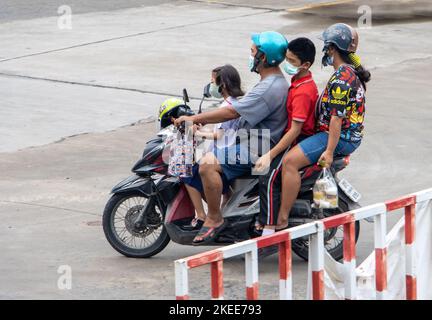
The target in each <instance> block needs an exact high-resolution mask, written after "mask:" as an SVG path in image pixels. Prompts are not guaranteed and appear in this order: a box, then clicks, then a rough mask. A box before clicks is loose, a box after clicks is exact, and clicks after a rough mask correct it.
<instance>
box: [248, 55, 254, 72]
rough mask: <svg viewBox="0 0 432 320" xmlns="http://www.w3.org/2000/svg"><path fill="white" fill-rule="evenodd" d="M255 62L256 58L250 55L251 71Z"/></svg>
mask: <svg viewBox="0 0 432 320" xmlns="http://www.w3.org/2000/svg"><path fill="white" fill-rule="evenodd" d="M254 62H255V57H254V56H252V55H250V56H249V71H252V69H253V66H254Z"/></svg>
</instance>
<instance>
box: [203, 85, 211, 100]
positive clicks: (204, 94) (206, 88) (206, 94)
mask: <svg viewBox="0 0 432 320" xmlns="http://www.w3.org/2000/svg"><path fill="white" fill-rule="evenodd" d="M203 96H204V97H205V98H210V97H211V94H210V83H209V84H207V85H206V86H205V87H204V92H203Z"/></svg>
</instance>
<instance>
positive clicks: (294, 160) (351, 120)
mask: <svg viewBox="0 0 432 320" xmlns="http://www.w3.org/2000/svg"><path fill="white" fill-rule="evenodd" d="M322 40H323V41H324V49H323V52H324V56H323V58H322V63H323V65H324V66H333V68H334V70H335V71H334V73H333V75H332V76H331V78H330V80H329V81H328V83H327V86H326V88H325V89H324V91H323V93H322V94H321V96H320V98H319V99H318V102H317V124H316V128H317V131H318V133H316V134H315V135H313V136H311V137H309V138H307V139H305V140H303V141H302V142H300V143H299V144H298V145H297V146H296V147H294V148H293V149H292V150H290V151H289V152H288V154H287V155H286V156H285V158H284V160H283V169H282V190H283V191H282V195H281V205H280V210H279V215H278V224H277V230H281V229H284V228H286V227H287V226H288V215H289V212H290V211H291V207H292V205H293V204H294V201H295V199H296V197H297V194H298V192H299V189H300V174H299V170H300V169H301V168H303V167H305V166H308V165H310V164H313V163H317V162H319V164H321V165H323V166H325V167H330V166H331V164H332V163H333V156H334V155H349V154H351V153H352V152H354V151H355V150H356V149H357V148H358V147H359V146H360V143H361V141H362V137H363V120H364V115H365V92H366V82H368V81H369V80H370V76H371V75H370V72H369V71H367V70H365V69H364V68H363V67H362V65H361V63H360V58H359V57H358V56H357V55H356V54H355V52H356V50H357V47H358V41H359V40H358V34H357V32H356V31H355V30H354V29H353V28H351V27H350V26H349V25H346V24H343V23H337V24H334V25H332V26H330V27H329V28H328V29H327V30H325V31H324V33H323V35H322Z"/></svg>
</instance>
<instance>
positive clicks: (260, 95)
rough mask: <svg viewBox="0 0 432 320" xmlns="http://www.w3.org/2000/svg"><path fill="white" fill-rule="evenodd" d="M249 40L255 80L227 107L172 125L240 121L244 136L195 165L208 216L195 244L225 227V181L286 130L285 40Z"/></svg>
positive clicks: (267, 36)
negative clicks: (253, 140)
mask: <svg viewBox="0 0 432 320" xmlns="http://www.w3.org/2000/svg"><path fill="white" fill-rule="evenodd" d="M251 39H252V42H253V43H252V47H251V57H250V61H249V67H250V70H251V72H256V73H258V74H259V75H260V77H261V79H260V82H259V83H258V84H257V85H255V86H254V87H253V89H252V90H250V91H249V92H248V93H247V94H246V96H245V97H244V98H243V99H241V100H239V101H237V102H235V103H233V104H232V106H229V107H226V108H223V109H218V110H214V111H210V112H206V113H201V114H198V115H194V116H182V117H180V118H178V119H177V120H175V125H177V126H179V125H181V124H182V123H183V122H187V123H188V122H189V123H199V124H209V123H219V122H223V121H227V120H230V119H236V118H239V117H241V120H240V124H239V128H240V129H245V130H246V131H247V133H248V134H247V137H246V138H243V139H240V141H239V142H238V143H236V144H235V145H233V146H230V147H228V148H227V150H225V154H223V155H221V153H218V155H215V154H212V153H208V154H206V156H204V157H203V158H202V159H201V161H200V169H199V173H200V175H201V179H202V182H203V186H204V194H205V197H206V201H207V204H208V215H207V219H206V221H205V223H204V225H203V227H202V228H201V230H200V231H199V233H198V234H197V236H196V237H195V239H194V241H193V244H194V245H202V244H207V243H209V242H212V241H213V240H214V239H215V238H216V237H217V235H218V233H220V232H221V231H222V230H223V229H224V228H225V227H226V221H224V219H223V217H222V215H221V212H220V201H221V194H222V189H223V182H224V180H226V181H227V182H230V181H232V180H234V179H235V178H238V177H240V176H243V175H245V174H249V173H250V170H251V168H252V167H253V163H254V162H255V161H256V160H257V159H258V158H259V156H261V155H262V153H263V152H262V151H263V146H267V150H264V152H266V151H268V149H269V148H270V147H271V146H273V145H274V144H276V143H277V142H278V141H279V140H280V138H281V136H282V134H283V131H284V129H285V127H286V121H287V120H286V119H287V114H286V108H285V105H286V99H287V92H288V87H289V86H288V83H287V81H286V79H285V77H284V76H283V74H282V72H281V70H280V68H279V64H280V63H281V62H282V61H284V60H285V54H286V51H287V48H288V41H287V40H286V38H285V37H284V36H283V35H281V34H280V33H278V32H274V31H268V32H263V33H260V34H253V35H252V37H251ZM251 129H255V130H251ZM256 130H259V131H260V132H256ZM265 130H268V131H269V132H268V131H267V132H265V133H267V135H266V134H265V133H264V134H263V132H264V131H265ZM254 134H256V137H255V138H256V139H257V140H258V144H259V145H260V146H258V147H257V148H255V147H252V148H250V145H251V143H250V139H251V138H252V137H251V135H254ZM245 146H246V147H245ZM264 148H265V147H264ZM226 160H228V161H226ZM221 175H223V176H224V178H225V179H222V176H221Z"/></svg>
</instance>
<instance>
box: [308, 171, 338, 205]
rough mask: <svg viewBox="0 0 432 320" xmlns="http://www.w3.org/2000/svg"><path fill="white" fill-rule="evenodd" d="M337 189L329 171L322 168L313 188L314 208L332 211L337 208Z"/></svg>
mask: <svg viewBox="0 0 432 320" xmlns="http://www.w3.org/2000/svg"><path fill="white" fill-rule="evenodd" d="M338 198H339V197H338V187H337V184H336V181H335V179H334V178H333V175H332V174H331V171H330V170H329V169H327V168H323V170H322V172H321V174H320V176H319V178H318V180H317V181H316V182H315V185H314V187H313V201H314V203H315V208H320V209H334V208H337V207H338Z"/></svg>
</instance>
